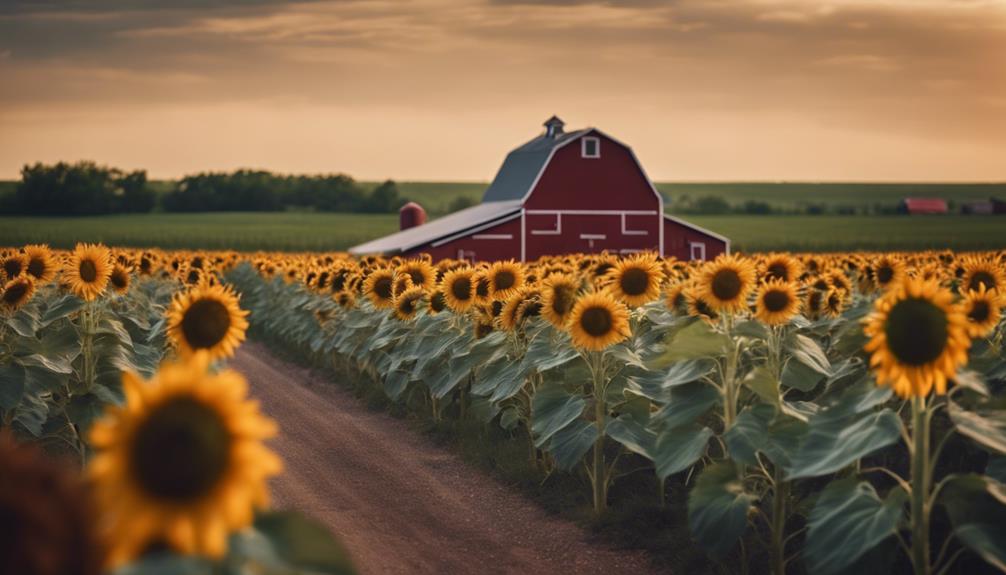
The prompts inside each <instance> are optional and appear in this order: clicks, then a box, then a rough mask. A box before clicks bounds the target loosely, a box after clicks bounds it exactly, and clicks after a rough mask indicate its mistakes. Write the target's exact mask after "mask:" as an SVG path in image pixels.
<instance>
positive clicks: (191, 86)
mask: <svg viewBox="0 0 1006 575" xmlns="http://www.w3.org/2000/svg"><path fill="white" fill-rule="evenodd" d="M3 54H7V57H3V56H2V55H3ZM1002 69H1006V8H1004V7H1003V6H1002V5H1001V4H999V3H991V2H981V1H978V0H976V1H972V2H962V1H956V0H942V1H940V0H910V1H909V0H890V1H888V2H885V3H882V4H880V3H873V2H867V1H865V0H829V1H827V2H824V1H821V2H817V1H814V0H771V1H768V0H731V1H729V2H726V1H723V0H674V1H658V0H629V1H615V0H610V1H601V0H598V1H587V0H524V1H515V0H408V1H405V0H342V1H318V2H307V1H298V2H292V1H284V0H247V1H241V0H228V1H224V2H218V1H210V0H180V1H175V0H153V1H150V2H127V1H126V0H97V1H85V0H67V1H62V2H55V1H51V2H43V3H38V2H28V1H14V2H4V3H3V5H2V7H0V74H3V77H4V78H5V82H3V83H0V110H2V112H0V120H6V121H7V122H12V121H14V120H16V119H18V118H21V119H23V118H28V117H32V118H37V117H40V116H38V115H37V114H39V113H40V111H44V110H60V111H61V112H60V113H64V112H65V113H66V114H69V116H70V117H71V118H79V117H81V116H87V114H89V113H90V112H89V111H94V113H97V110H104V109H106V108H107V107H108V106H113V108H115V109H117V110H121V111H122V113H127V112H128V113H130V114H133V115H134V116H133V117H135V118H138V119H140V120H142V119H143V118H146V117H147V115H150V114H157V113H158V112H157V110H162V109H166V108H170V109H173V110H174V109H177V108H179V107H186V106H189V107H192V109H197V108H198V109H201V110H202V109H216V108H217V107H223V108H225V109H226V108H231V109H237V108H238V107H240V108H241V109H248V108H247V107H248V106H252V107H257V108H256V109H258V110H261V111H262V113H263V114H267V113H269V111H270V110H271V111H272V113H274V114H277V116H279V115H282V114H284V113H285V112H284V111H283V110H284V109H287V108H290V107H298V106H301V107H305V108H310V109H313V110H330V112H328V113H331V114H336V115H337V116H338V117H344V116H342V114H350V113H356V114H366V115H368V117H373V118H375V121H378V122H379V121H380V113H379V111H382V110H383V111H387V110H396V112H395V114H394V117H395V121H396V122H402V121H406V120H405V119H404V118H406V117H407V116H406V115H405V114H403V113H400V111H401V110H412V113H413V114H414V115H416V116H417V117H419V116H423V117H424V118H425V117H438V118H449V117H451V115H461V116H464V117H465V118H467V120H466V121H468V122H471V123H472V125H482V126H484V127H485V129H487V130H488V129H489V128H488V127H489V126H497V124H496V122H495V121H494V120H493V118H496V117H500V116H506V117H508V118H511V119H515V118H516V116H510V115H509V114H517V111H520V112H521V114H522V115H523V114H526V115H528V116H532V117H528V118H526V119H524V121H523V124H526V125H529V126H536V124H537V123H538V122H539V118H538V117H537V116H538V115H541V114H540V113H538V114H535V113H534V111H535V110H545V111H548V112H549V113H550V112H551V111H553V110H558V111H562V110H563V109H571V110H574V111H579V113H582V114H583V115H584V122H585V123H590V124H596V125H602V124H603V123H604V122H603V121H604V120H606V119H607V120H608V121H609V122H625V123H627V124H629V127H628V128H627V129H628V130H629V131H630V132H631V131H632V130H633V129H634V128H633V127H632V124H634V123H635V122H634V121H633V118H636V119H637V121H639V120H638V119H640V118H647V120H642V121H639V123H641V124H643V125H646V124H648V123H649V124H650V125H651V126H652V131H653V132H654V133H655V134H654V135H647V134H645V133H641V134H639V135H638V137H641V138H643V139H644V140H645V139H646V138H650V140H651V141H654V142H656V141H658V140H657V138H660V137H671V138H681V139H682V140H685V141H687V140H690V139H697V138H698V136H696V135H695V134H684V133H681V132H679V131H677V129H676V127H678V126H682V125H689V126H696V129H701V128H699V127H700V126H701V125H703V124H705V125H709V126H715V129H712V128H711V130H712V132H713V134H715V136H716V137H715V138H714V140H715V141H718V142H721V143H720V144H719V145H720V146H722V148H721V152H722V153H727V151H730V150H732V152H730V153H735V154H736V153H743V151H742V150H740V149H739V148H731V147H730V146H731V145H730V144H729V142H730V141H731V140H738V138H737V132H739V131H741V130H754V129H758V130H766V129H768V130H769V132H768V133H767V134H765V138H766V140H770V141H771V142H770V144H771V146H774V149H777V150H778V151H779V154H780V155H781V156H783V157H785V156H786V155H787V153H789V152H787V150H792V149H794V148H798V147H801V146H803V147H806V145H807V142H813V141H814V140H815V139H816V138H817V137H819V136H820V135H821V134H822V133H826V132H828V131H830V130H833V131H834V133H838V132H839V131H841V132H842V133H844V131H846V130H859V131H861V133H862V134H864V136H863V137H864V138H865V137H866V136H865V135H866V134H877V133H881V134H887V135H891V136H892V137H894V136H896V137H897V138H903V139H904V140H903V141H919V142H922V141H927V142H932V141H939V142H944V145H945V146H947V147H948V148H949V147H952V146H964V145H965V144H967V145H968V146H971V145H976V144H975V142H979V143H981V144H982V146H983V149H985V150H987V152H986V153H988V154H993V153H999V154H1000V156H1001V155H1002V153H1003V151H1004V148H1006V117H1004V115H1003V114H1002V104H1001V102H1003V101H1004V99H1006V77H1003V76H1002V75H1001V74H996V73H995V71H997V70H1002ZM69 110H73V112H70V111H69ZM348 111H352V112H348ZM371 115H372V116H371ZM546 115H547V114H546ZM391 116H392V115H390V114H389V116H388V117H389V120H388V121H389V122H390V121H391V120H390V118H391ZM263 117H264V116H263ZM769 117H771V118H775V119H776V121H775V123H776V124H777V125H779V126H786V128H785V129H782V128H780V130H778V132H779V134H774V133H773V132H772V130H771V129H770V127H771V125H772V124H766V123H765V122H763V121H761V120H756V119H757V118H769ZM699 119H701V121H699ZM725 119H729V121H730V123H731V124H726V123H724V120H725ZM234 121H238V120H234ZM2 124H3V122H2V121H0V131H3V125H2ZM419 124H423V125H425V123H424V122H419V121H418V120H417V125H419ZM73 125H74V124H73V122H72V121H70V123H68V124H66V128H65V129H66V130H67V131H68V133H69V131H72V130H73ZM76 125H81V124H79V123H78V124H76ZM730 125H733V128H731V127H730ZM18 126H21V128H20V129H26V128H24V121H23V120H21V121H19V122H18ZM800 126H802V127H803V128H802V130H803V131H802V132H801V131H800V129H798V128H799V127H800ZM54 129H55V128H54ZM508 133H509V132H508ZM783 133H785V137H784V135H783ZM828 133H830V132H828ZM663 134H666V136H664V135H663ZM354 136H355V135H354ZM68 137H69V136H68ZM844 141H851V140H849V139H846V140H844ZM870 141H871V142H880V141H882V139H881V138H873V139H870ZM738 145H739V144H738ZM969 149H970V148H969ZM847 153H848V154H853V155H855V154H868V153H870V151H869V150H868V149H866V148H863V147H859V148H858V149H852V150H849V151H848V152H847ZM948 155H954V154H948ZM0 156H2V154H0ZM906 157H907V155H906ZM955 157H957V156H956V155H955ZM662 161H663V162H665V164H664V166H665V169H667V170H669V171H670V172H679V171H680V170H679V169H677V168H673V167H670V166H672V165H673V163H674V159H673V158H667V159H664V160H662ZM847 164H848V162H846V161H845V160H843V159H842V158H841V157H822V158H820V159H818V160H816V164H815V165H819V166H820V169H821V170H822V171H827V170H832V171H840V170H841V168H842V166H843V165H847ZM856 165H857V166H860V167H862V166H866V165H867V163H865V162H861V163H857V164H856ZM906 165H907V164H906ZM794 169H796V168H794ZM800 169H803V168H802V167H801V168H800ZM960 170H961V173H967V171H968V166H967V165H962V166H961V167H960ZM651 171H653V170H651ZM657 173H659V170H657ZM779 175H780V177H785V176H786V174H779ZM854 175H855V174H849V176H850V177H851V176H854Z"/></svg>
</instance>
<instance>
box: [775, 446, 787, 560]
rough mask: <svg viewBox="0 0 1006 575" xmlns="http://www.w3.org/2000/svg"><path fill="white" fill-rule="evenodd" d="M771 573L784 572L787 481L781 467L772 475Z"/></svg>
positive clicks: (776, 468)
mask: <svg viewBox="0 0 1006 575" xmlns="http://www.w3.org/2000/svg"><path fill="white" fill-rule="evenodd" d="M772 485H773V493H772V524H771V526H772V543H771V545H772V549H771V551H772V573H773V574H774V575H785V573H786V498H787V497H788V496H789V482H787V481H786V480H785V479H784V478H783V474H782V469H781V468H780V467H779V466H776V467H775V470H774V473H773V477H772Z"/></svg>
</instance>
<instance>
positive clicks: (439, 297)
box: [429, 289, 447, 315]
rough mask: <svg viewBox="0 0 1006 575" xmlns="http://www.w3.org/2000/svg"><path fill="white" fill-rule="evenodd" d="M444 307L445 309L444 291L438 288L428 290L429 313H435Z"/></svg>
mask: <svg viewBox="0 0 1006 575" xmlns="http://www.w3.org/2000/svg"><path fill="white" fill-rule="evenodd" d="M445 309H447V298H445V297H444V292H442V291H441V290H439V289H435V290H433V291H432V292H430V307H429V313H430V314H431V315H436V314H438V313H440V312H442V311H444V310H445Z"/></svg>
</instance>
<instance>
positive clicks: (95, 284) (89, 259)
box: [63, 244, 112, 301]
mask: <svg viewBox="0 0 1006 575" xmlns="http://www.w3.org/2000/svg"><path fill="white" fill-rule="evenodd" d="M111 275H112V254H111V252H109V251H108V248H106V247H105V246H103V245H101V244H77V246H76V247H75V248H74V250H73V252H72V253H71V254H70V258H69V260H68V261H67V263H66V265H65V267H64V268H63V282H64V283H66V285H67V287H68V288H69V289H70V291H71V292H73V293H74V294H75V295H76V296H77V297H79V298H81V299H83V300H85V301H93V300H95V299H96V298H97V297H98V296H99V295H101V292H103V291H105V286H106V285H108V278H109V277H110V276H111Z"/></svg>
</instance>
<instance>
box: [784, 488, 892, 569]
mask: <svg viewBox="0 0 1006 575" xmlns="http://www.w3.org/2000/svg"><path fill="white" fill-rule="evenodd" d="M907 499H908V494H906V493H905V491H904V490H903V489H901V488H900V487H898V488H895V489H893V490H891V492H890V493H889V494H888V495H887V499H885V500H883V501H881V499H880V497H879V496H878V495H877V492H876V490H874V488H873V486H872V485H870V484H869V483H867V482H865V481H863V482H857V481H856V480H855V479H853V478H849V479H842V480H839V481H833V482H832V483H830V484H829V485H828V486H827V487H826V488H825V489H824V491H822V492H821V494H820V495H819V496H818V499H817V502H816V503H815V505H814V508H813V510H811V512H810V517H809V518H808V523H807V525H808V530H807V541H806V544H805V546H804V551H803V556H804V560H805V561H806V562H807V568H808V569H807V570H808V572H810V573H820V574H821V575H829V574H831V573H837V572H839V571H841V570H842V569H843V568H845V567H847V566H849V565H851V564H852V563H853V562H855V561H856V560H857V559H859V558H860V557H861V556H862V555H863V554H865V553H866V552H868V551H870V550H871V549H873V548H874V547H876V546H877V545H880V544H881V543H883V542H884V541H885V540H887V538H889V537H892V536H893V535H894V534H895V533H896V532H897V528H898V522H899V521H900V520H901V518H902V515H903V514H904V505H905V502H906V501H907Z"/></svg>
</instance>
